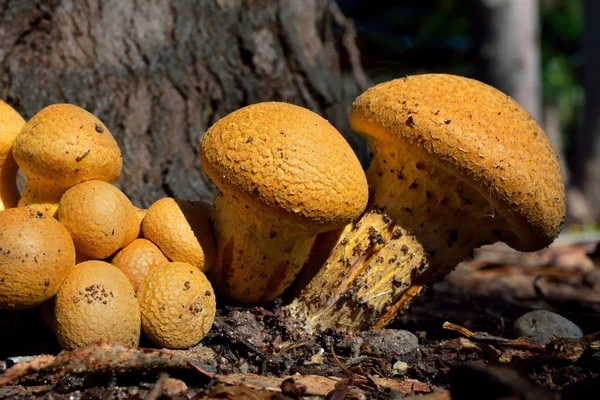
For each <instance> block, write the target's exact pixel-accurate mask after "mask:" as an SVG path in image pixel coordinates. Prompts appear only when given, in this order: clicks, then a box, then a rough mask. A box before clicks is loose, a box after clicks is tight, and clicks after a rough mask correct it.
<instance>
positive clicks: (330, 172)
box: [200, 102, 368, 304]
mask: <svg viewBox="0 0 600 400" xmlns="http://www.w3.org/2000/svg"><path fill="white" fill-rule="evenodd" d="M200 161H201V163H202V166H203V168H204V170H205V171H206V174H207V175H208V176H209V177H210V179H212V180H213V182H214V183H215V184H216V185H217V186H218V188H219V189H220V193H219V195H218V196H217V198H216V200H215V204H214V229H215V237H216V242H217V265H216V266H215V268H213V269H212V270H210V271H209V277H210V279H211V282H212V283H213V285H214V286H215V290H216V291H217V293H222V294H224V295H226V296H227V297H229V298H230V299H233V300H235V301H237V302H240V303H246V304H251V303H256V302H266V301H270V300H273V299H275V298H276V297H278V296H279V295H280V294H281V293H282V292H283V291H284V290H285V288H286V287H288V286H289V285H290V283H291V282H292V281H293V280H294V277H295V276H296V274H297V273H298V271H299V270H300V268H302V266H303V265H304V263H305V262H306V259H307V257H308V255H309V253H310V250H311V248H312V246H313V243H314V241H315V237H316V235H317V234H318V233H319V232H324V231H327V230H331V229H334V228H337V227H339V226H343V225H345V224H347V223H349V222H350V221H352V220H353V219H355V218H357V217H358V216H359V215H360V214H361V212H362V211H363V209H364V208H365V206H366V204H367V198H368V188H367V182H366V178H365V174H364V172H363V170H362V168H361V166H360V163H359V161H358V159H357V158H356V156H355V154H354V152H353V151H352V149H351V148H350V146H349V145H348V143H347V142H346V140H345V139H344V138H343V137H342V135H341V134H340V133H339V132H338V131H337V130H336V129H335V128H334V127H333V126H332V125H331V124H329V122H327V121H326V120H325V119H323V118H322V117H320V116H319V115H317V114H315V113H313V112H312V111H310V110H307V109H305V108H302V107H298V106H294V105H291V104H287V103H278V102H273V103H258V104H253V105H250V106H247V107H244V108H242V109H240V110H237V111H235V112H233V113H231V114H229V115H227V116H226V117H224V118H222V119H220V120H219V121H217V122H216V123H215V124H214V125H213V126H212V127H211V128H210V129H208V131H207V132H206V134H205V135H204V137H203V138H202V141H201V144H200Z"/></svg>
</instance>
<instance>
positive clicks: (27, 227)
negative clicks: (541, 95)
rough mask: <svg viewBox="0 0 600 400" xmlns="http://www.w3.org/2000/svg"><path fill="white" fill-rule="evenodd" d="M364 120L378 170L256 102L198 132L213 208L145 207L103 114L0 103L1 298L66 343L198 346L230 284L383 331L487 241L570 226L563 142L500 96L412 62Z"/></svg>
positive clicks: (368, 101) (294, 317)
mask: <svg viewBox="0 0 600 400" xmlns="http://www.w3.org/2000/svg"><path fill="white" fill-rule="evenodd" d="M350 123H351V126H352V128H353V129H354V130H355V131H356V132H357V133H359V134H360V135H362V136H363V137H364V138H365V139H367V140H368V142H369V145H370V148H371V151H372V153H373V158H372V161H371V165H370V167H369V168H368V170H367V171H366V173H365V172H364V171H363V169H362V168H361V165H360V163H359V161H358V159H357V158H356V156H355V154H354V153H353V151H352V149H351V148H350V146H349V145H348V143H347V142H346V141H345V139H344V138H343V137H342V135H341V134H340V133H339V132H338V131H337V130H336V129H335V128H334V127H333V126H332V125H331V124H329V123H328V122H327V121H326V120H325V119H323V118H322V117H320V116H319V115H317V114H315V113H314V112H312V111H309V110H307V109H305V108H302V107H298V106H294V105H291V104H287V103H281V102H267V103H258V104H253V105H250V106H247V107H244V108H241V109H239V110H237V111H235V112H232V113H231V114H229V115H227V116H225V117H224V118H222V119H220V120H219V121H217V122H216V123H215V124H214V125H213V126H212V127H210V128H209V129H208V130H207V132H206V133H205V135H204V136H203V138H202V140H201V143H200V148H199V155H200V161H201V163H202V167H203V168H204V170H205V172H206V174H207V175H208V176H209V177H210V179H211V180H212V181H213V182H214V183H215V184H216V185H217V187H218V188H219V194H218V195H217V197H216V199H215V201H214V204H212V205H209V204H205V203H202V202H191V201H181V200H178V199H173V198H164V199H160V200H158V201H157V202H155V203H154V204H153V205H152V206H151V207H149V208H148V209H147V210H141V209H138V208H136V207H135V206H134V205H133V204H132V203H131V202H130V201H129V199H128V198H127V197H126V196H125V194H123V193H122V192H121V191H120V190H119V189H118V188H117V187H115V186H114V185H112V182H114V181H115V180H116V179H117V178H118V177H119V174H120V173H121V168H122V161H121V154H120V151H119V148H118V146H117V144H116V142H115V140H114V138H113V137H112V135H111V133H110V132H109V130H108V129H107V128H106V126H104V124H102V122H101V121H100V120H98V119H97V118H96V117H95V116H93V115H92V114H90V113H88V112H87V111H85V110H83V109H81V108H79V107H76V106H73V105H69V104H55V105H51V106H48V107H46V108H44V109H42V110H41V111H39V112H38V113H37V114H36V115H35V116H34V117H33V118H32V119H31V120H30V121H29V122H27V123H26V122H25V121H24V120H23V119H22V118H21V116H20V115H19V114H18V113H17V112H16V111H14V110H13V109H12V108H10V107H9V106H8V105H7V104H5V103H2V102H0V210H1V211H0V309H13V310H18V309H24V308H31V307H36V306H41V310H42V315H43V316H44V318H45V320H46V321H47V324H48V325H49V326H50V327H51V328H52V329H53V330H54V332H55V333H56V336H57V338H58V340H59V342H60V344H61V345H62V347H63V348H65V349H74V348H77V347H80V346H83V345H86V344H89V343H92V342H94V341H98V340H103V339H104V340H112V341H115V342H120V343H124V344H129V345H138V344H139V339H140V332H141V331H143V332H144V333H145V334H146V336H147V337H148V338H150V339H151V340H152V341H153V342H155V343H156V344H158V345H160V346H164V347H171V348H187V347H190V346H193V345H195V344H196V343H198V342H199V341H200V340H201V339H202V338H203V337H204V336H205V335H206V334H207V332H208V331H209V330H210V328H211V325H212V323H213V320H214V316H215V309H216V298H218V300H219V301H227V302H231V303H235V304H243V305H255V304H261V303H267V302H270V301H273V300H274V299H276V298H278V297H280V296H282V295H284V297H285V298H287V299H289V302H288V304H286V305H285V306H284V315H285V317H286V318H288V319H289V320H290V321H291V322H292V323H294V324H296V325H297V326H298V328H299V329H304V330H306V331H308V332H318V331H322V330H324V329H335V330H341V331H359V330H364V329H373V328H382V327H384V326H386V325H387V324H388V323H389V322H390V321H391V320H392V319H393V318H394V316H395V315H396V314H398V312H400V311H402V310H403V309H405V308H406V307H408V305H409V304H410V303H411V301H412V299H413V298H414V297H415V296H417V295H418V294H419V293H420V292H421V291H422V290H423V289H424V287H425V286H426V285H428V284H430V283H432V282H433V281H435V280H437V279H440V278H443V277H444V276H445V275H446V274H447V273H448V272H449V271H450V270H451V269H452V268H454V267H455V266H456V265H457V264H458V263H459V262H460V261H462V260H464V259H466V258H468V257H469V255H470V254H471V252H472V251H473V250H474V249H475V248H477V247H479V246H482V245H485V244H490V243H494V242H497V241H504V242H506V243H507V244H508V245H510V246H511V247H513V248H515V249H517V250H522V251H534V250H538V249H541V248H544V247H546V246H548V245H549V244H550V243H551V242H552V241H553V240H554V238H555V237H556V236H557V235H558V233H559V232H560V229H561V227H562V223H563V220H564V215H565V192H564V183H563V178H562V173H561V171H560V167H559V162H558V158H557V155H556V153H555V151H554V149H553V148H552V146H551V144H550V142H549V140H548V139H547V137H546V135H545V134H544V132H543V130H542V129H541V128H540V126H539V125H538V124H537V122H536V121H535V120H534V119H533V118H532V117H531V116H530V115H529V114H528V113H527V112H526V111H524V110H523V108H521V107H520V106H519V105H518V104H517V103H516V102H515V101H513V100H512V99H510V98H509V97H508V96H506V95H505V94H503V93H501V92H500V91H498V90H496V89H494V88H492V87H490V86H488V85H485V84H483V83H481V82H478V81H475V80H471V79H467V78H462V77H458V76H453V75H445V74H424V75H417V76H409V77H405V78H401V79H396V80H392V81H389V82H386V83H382V84H379V85H376V86H374V87H373V88H371V89H369V90H367V91H366V92H365V93H363V94H362V95H360V96H359V97H358V98H357V99H356V100H355V102H354V104H353V105H352V110H351V113H350ZM18 168H20V169H21V170H22V172H23V173H24V174H25V175H26V176H27V184H26V186H25V188H24V190H23V192H22V194H20V193H19V191H18V190H17V188H16V184H15V176H16V172H17V169H18ZM213 288H214V291H213Z"/></svg>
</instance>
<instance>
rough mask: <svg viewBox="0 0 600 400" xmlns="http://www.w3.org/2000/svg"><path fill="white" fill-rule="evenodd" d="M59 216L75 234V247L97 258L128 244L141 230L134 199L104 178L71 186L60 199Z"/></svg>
mask: <svg viewBox="0 0 600 400" xmlns="http://www.w3.org/2000/svg"><path fill="white" fill-rule="evenodd" d="M58 220H59V221H60V222H62V223H63V224H64V226H65V227H66V228H67V230H68V231H69V233H70V234H71V237H72V238H73V241H74V242H75V248H76V249H77V250H78V251H80V252H81V253H83V254H85V255H87V256H90V257H92V258H97V259H103V258H106V257H108V256H109V255H111V254H113V253H114V252H115V251H117V250H119V249H120V248H122V247H125V246H126V245H128V244H129V243H131V242H132V241H134V240H135V239H136V238H137V237H138V235H139V231H140V225H139V219H138V216H137V212H136V209H135V207H134V206H133V204H131V201H130V200H129V199H128V198H127V196H125V194H124V193H123V192H121V191H120V190H119V189H117V188H116V187H115V186H113V185H112V184H110V183H108V182H104V181H96V180H93V181H87V182H83V183H80V184H78V185H75V186H73V187H72V188H71V189H69V190H67V191H66V192H65V194H64V195H63V196H62V198H61V199H60V203H59V207H58Z"/></svg>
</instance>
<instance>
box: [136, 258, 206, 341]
mask: <svg viewBox="0 0 600 400" xmlns="http://www.w3.org/2000/svg"><path fill="white" fill-rule="evenodd" d="M138 296H139V302H140V308H141V310H142V329H143V330H144V333H145V334H146V335H147V336H148V337H149V338H150V339H151V340H152V341H153V342H154V343H156V344H159V345H161V346H165V347H170V348H187V347H190V346H193V345H195V344H197V343H198V342H199V341H200V340H202V338H203V337H204V336H206V334H207V333H208V331H209V330H210V328H211V326H212V324H213V321H214V319H215V312H216V302H215V294H214V292H213V288H212V286H211V284H210V282H209V281H208V279H206V276H205V275H204V274H203V273H202V272H200V271H199V270H198V269H197V268H195V267H193V266H192V265H190V264H188V263H181V262H171V263H168V264H165V265H162V266H160V267H158V268H155V269H153V270H152V271H150V273H149V274H148V276H147V277H146V279H145V280H144V283H143V284H142V285H141V286H140V288H139V290H138Z"/></svg>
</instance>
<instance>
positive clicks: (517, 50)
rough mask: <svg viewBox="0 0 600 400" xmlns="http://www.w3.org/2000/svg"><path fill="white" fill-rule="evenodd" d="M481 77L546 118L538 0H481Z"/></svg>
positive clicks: (478, 2)
mask: <svg viewBox="0 0 600 400" xmlns="http://www.w3.org/2000/svg"><path fill="white" fill-rule="evenodd" d="M476 4H477V7H476V17H475V20H476V21H478V24H477V25H478V27H477V29H478V32H477V34H476V36H475V37H476V38H479V40H480V41H481V42H480V43H479V46H478V48H479V49H480V54H479V58H480V59H479V61H480V66H479V68H478V70H479V73H480V75H481V76H479V77H478V78H479V79H481V80H482V81H484V82H487V83H489V84H491V85H492V86H494V87H496V88H498V89H500V90H502V91H503V92H504V93H506V94H508V95H509V96H511V97H513V98H514V99H515V100H516V101H517V102H518V103H519V104H521V105H522V106H523V107H524V108H525V109H526V110H527V111H529V113H530V114H531V115H533V117H534V118H535V119H537V120H538V121H539V122H540V123H541V121H542V117H543V116H542V97H541V94H542V92H541V76H540V75H541V61H540V38H539V1H538V0H477V2H476Z"/></svg>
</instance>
